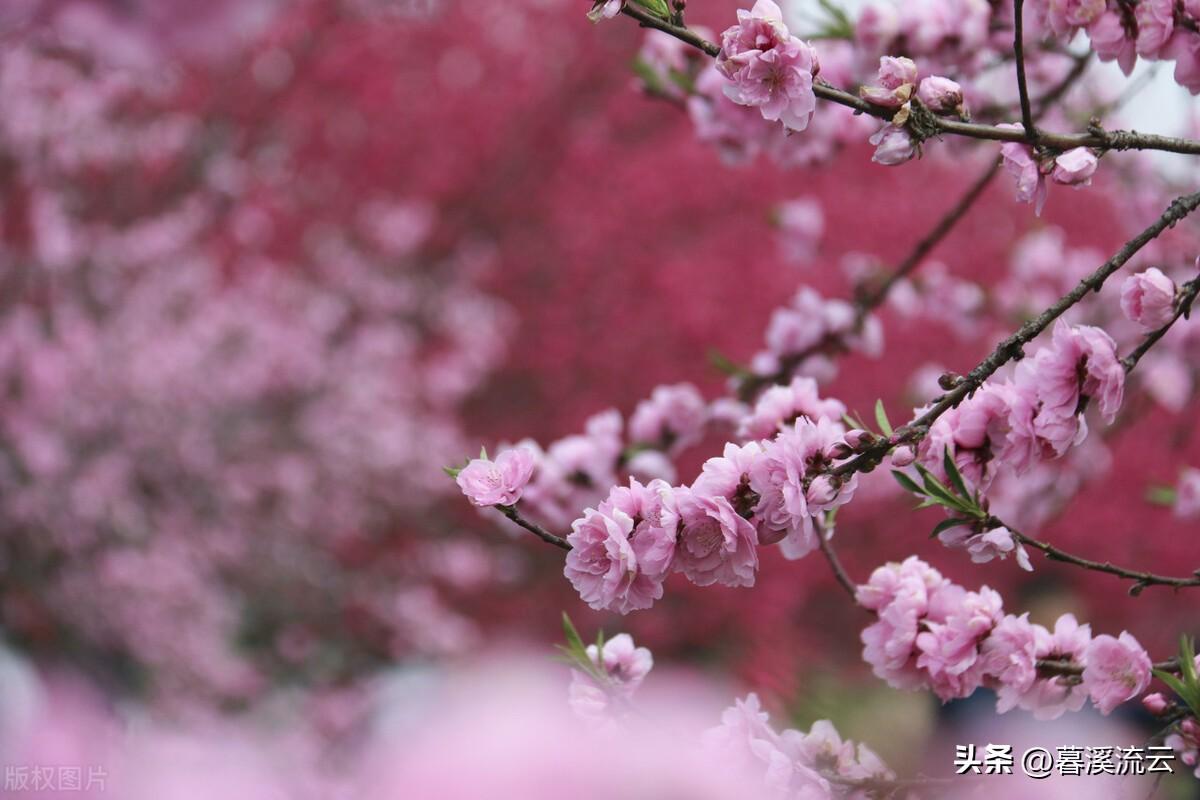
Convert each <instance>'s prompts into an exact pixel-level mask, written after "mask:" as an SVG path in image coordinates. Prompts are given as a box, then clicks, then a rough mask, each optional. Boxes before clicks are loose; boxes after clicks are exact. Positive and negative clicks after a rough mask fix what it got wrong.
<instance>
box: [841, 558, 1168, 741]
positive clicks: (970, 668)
mask: <svg viewBox="0 0 1200 800" xmlns="http://www.w3.org/2000/svg"><path fill="white" fill-rule="evenodd" d="M856 599H857V601H858V603H859V604H860V605H862V606H863V607H865V608H867V609H869V610H871V611H873V612H875V614H876V615H877V617H878V619H877V621H876V622H874V623H872V624H871V625H869V626H868V627H867V628H866V629H865V630H864V631H863V632H862V641H863V645H864V647H863V658H864V659H865V660H866V661H867V663H869V664H870V665H871V667H872V669H873V671H874V672H875V674H876V675H877V676H879V677H880V678H882V679H883V680H885V681H887V682H888V684H889V685H891V686H894V687H896V688H901V689H917V688H928V689H930V690H931V691H933V692H934V693H935V694H936V695H937V696H938V697H939V698H941V699H942V700H943V701H946V700H952V699H955V698H962V697H967V696H969V695H970V694H972V693H973V692H974V691H975V690H976V689H978V688H980V687H981V686H982V687H987V688H990V689H993V690H994V691H995V692H996V695H997V703H996V708H997V711H999V712H1001V713H1003V712H1005V711H1008V710H1010V709H1012V708H1022V709H1025V710H1028V711H1031V712H1033V714H1034V716H1036V717H1037V718H1038V719H1054V718H1056V717H1058V716H1060V715H1061V714H1062V713H1063V712H1064V711H1078V710H1079V709H1080V708H1082V707H1083V704H1084V702H1085V701H1086V700H1087V699H1088V698H1089V697H1090V698H1091V700H1092V702H1093V704H1095V706H1096V708H1098V709H1099V710H1100V712H1101V713H1103V714H1108V713H1110V712H1111V711H1112V710H1113V709H1114V708H1115V707H1116V706H1117V705H1119V704H1121V703H1123V702H1125V701H1127V700H1130V699H1132V698H1134V697H1135V696H1137V695H1138V694H1140V693H1141V692H1142V691H1143V690H1144V689H1145V688H1146V686H1147V685H1148V683H1149V681H1150V671H1151V665H1150V658H1149V656H1147V655H1146V652H1145V650H1143V649H1142V647H1141V645H1139V644H1138V642H1137V640H1136V639H1135V638H1134V637H1133V636H1131V635H1130V634H1128V633H1122V634H1121V635H1120V637H1112V636H1107V635H1102V636H1096V637H1094V638H1093V637H1092V634H1091V629H1090V628H1089V627H1088V626H1087V625H1080V624H1078V622H1076V620H1075V618H1074V617H1073V616H1072V615H1070V614H1064V615H1063V616H1061V617H1059V619H1058V620H1057V622H1056V623H1055V625H1054V630H1053V631H1051V630H1048V629H1046V628H1044V627H1042V626H1041V625H1037V624H1035V623H1032V622H1030V621H1029V619H1028V615H1027V614H1022V615H1021V616H1014V615H1012V614H1005V613H1004V609H1003V602H1002V600H1001V598H1000V595H998V594H997V593H996V592H995V591H993V590H991V589H989V588H987V587H986V586H985V587H983V588H982V589H980V590H979V591H978V592H970V591H967V590H965V589H964V588H963V587H961V586H958V585H957V584H954V583H953V582H951V581H949V580H948V579H946V578H944V577H943V576H942V575H941V573H939V572H938V571H937V570H935V569H933V568H932V567H930V566H929V565H928V564H926V563H924V562H923V561H921V560H920V559H918V558H916V557H915V556H913V557H910V558H908V559H907V560H906V561H904V562H903V563H899V564H896V563H892V564H888V565H886V566H883V567H880V568H878V569H876V570H875V572H874V573H872V575H871V578H870V580H869V581H868V582H867V583H866V584H863V585H862V586H859V587H858V592H857V595H856ZM1047 663H1049V666H1046V665H1047ZM1055 667H1062V668H1075V669H1078V668H1082V673H1081V674H1082V678H1081V679H1073V678H1072V676H1070V675H1064V674H1061V673H1060V672H1056V671H1055V670H1054V668H1055Z"/></svg>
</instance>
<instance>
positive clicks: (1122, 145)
mask: <svg viewBox="0 0 1200 800" xmlns="http://www.w3.org/2000/svg"><path fill="white" fill-rule="evenodd" d="M622 11H623V12H624V13H625V14H627V15H628V16H630V17H633V18H634V19H636V20H637V21H638V22H639V23H641V25H642V26H643V27H647V28H654V29H655V30H660V31H662V32H663V33H667V34H670V35H671V36H674V37H675V38H676V39H679V40H680V41H682V42H685V43H687V44H690V45H691V46H693V47H695V48H697V49H698V50H701V51H702V52H704V53H707V54H708V55H709V56H712V57H714V58H715V57H716V56H717V55H718V54H719V53H720V52H721V48H720V47H719V46H718V45H716V44H714V43H713V42H710V41H708V40H707V39H705V38H704V37H703V36H700V35H699V34H697V33H696V32H695V31H693V30H691V29H690V28H684V27H679V26H676V25H672V24H671V23H670V22H667V21H666V20H663V19H659V18H658V17H656V16H654V15H653V14H651V13H650V12H648V11H646V10H645V9H643V8H641V7H640V6H637V5H635V4H633V3H628V4H626V5H625V7H624V8H623V9H622ZM813 93H814V94H815V95H816V96H817V97H820V98H821V99H823V100H828V101H830V102H833V103H837V104H839V105H843V106H846V107H847V108H851V109H853V110H855V111H857V112H859V113H860V114H867V115H869V116H872V117H876V118H877V119H880V120H885V121H886V120H891V118H892V117H893V116H895V111H894V110H893V109H887V108H881V107H879V106H874V105H871V104H870V103H868V102H867V101H866V100H863V99H862V98H860V97H857V96H855V95H853V94H850V93H849V92H844V91H842V90H841V89H838V88H837V87H835V86H832V85H830V84H828V83H826V82H824V81H820V80H816V81H814V82H813ZM922 118H926V119H927V121H928V123H929V124H930V125H931V126H932V128H933V135H935V136H940V135H942V134H953V135H955V136H964V137H967V138H970V139H983V140H990V141H997V142H1027V141H1028V139H1027V137H1026V135H1025V131H1024V130H1014V129H1012V128H1000V127H997V126H995V125H980V124H977V123H973V122H962V121H960V120H955V119H949V118H946V117H937V116H933V115H922ZM1037 140H1038V144H1040V145H1041V146H1042V147H1045V148H1048V149H1050V150H1054V151H1059V152H1061V151H1065V150H1072V149H1074V148H1076V147H1090V148H1092V149H1094V150H1162V151H1165V152H1168V153H1183V154H1185V155H1200V141H1197V140H1195V139H1183V138H1180V137H1175V136H1160V135H1158V134H1153V133H1138V132H1137V131H1107V130H1104V129H1103V128H1101V127H1099V126H1098V125H1095V126H1092V127H1090V128H1089V129H1088V132H1087V133H1050V132H1045V131H1038V139H1037Z"/></svg>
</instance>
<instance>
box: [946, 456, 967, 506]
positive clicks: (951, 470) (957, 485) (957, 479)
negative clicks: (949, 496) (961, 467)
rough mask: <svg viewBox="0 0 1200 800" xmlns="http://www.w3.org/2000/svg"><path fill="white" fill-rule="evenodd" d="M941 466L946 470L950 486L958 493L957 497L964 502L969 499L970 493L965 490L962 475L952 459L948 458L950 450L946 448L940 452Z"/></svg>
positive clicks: (965, 485)
mask: <svg viewBox="0 0 1200 800" xmlns="http://www.w3.org/2000/svg"><path fill="white" fill-rule="evenodd" d="M942 466H943V467H945V469H946V477H948V478H949V479H950V485H951V486H953V487H954V490H955V491H956V492H957V493H958V496H959V497H961V498H963V499H964V500H970V499H971V491H970V490H969V489H967V482H966V481H964V480H963V476H962V473H961V472H959V471H958V464H956V463H954V459H953V458H952V457H951V456H950V448H949V447H947V448H946V449H945V450H943V451H942Z"/></svg>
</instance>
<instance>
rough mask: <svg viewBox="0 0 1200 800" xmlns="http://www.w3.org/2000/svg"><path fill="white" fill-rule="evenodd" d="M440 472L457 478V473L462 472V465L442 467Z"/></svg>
mask: <svg viewBox="0 0 1200 800" xmlns="http://www.w3.org/2000/svg"><path fill="white" fill-rule="evenodd" d="M442 472H444V473H446V474H447V475H449V476H450V477H451V478H457V477H458V473H460V472H462V467H442Z"/></svg>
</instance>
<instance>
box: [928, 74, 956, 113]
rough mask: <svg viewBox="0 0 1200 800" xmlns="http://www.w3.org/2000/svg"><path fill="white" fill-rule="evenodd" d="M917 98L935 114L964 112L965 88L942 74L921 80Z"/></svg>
mask: <svg viewBox="0 0 1200 800" xmlns="http://www.w3.org/2000/svg"><path fill="white" fill-rule="evenodd" d="M917 98H918V99H920V101H921V102H922V103H924V104H925V106H926V108H928V109H929V110H930V111H932V112H933V113H935V114H959V115H961V114H963V113H964V111H965V109H964V107H963V90H962V87H961V86H959V85H958V83H956V82H955V81H952V80H950V79H949V78H943V77H941V76H940V75H931V76H929V77H928V78H923V79H922V80H921V85H920V86H919V87H918V88H917Z"/></svg>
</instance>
